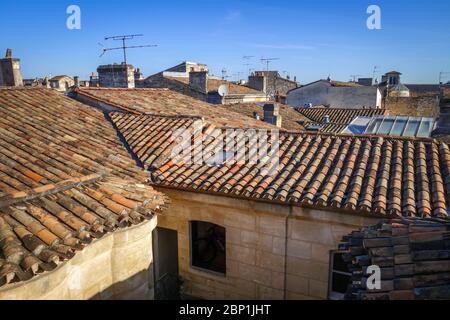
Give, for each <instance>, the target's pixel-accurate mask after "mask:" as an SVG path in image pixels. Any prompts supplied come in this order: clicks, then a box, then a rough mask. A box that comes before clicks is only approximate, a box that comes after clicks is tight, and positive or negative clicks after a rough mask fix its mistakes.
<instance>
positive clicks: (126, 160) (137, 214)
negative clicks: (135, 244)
mask: <svg viewBox="0 0 450 320" xmlns="http://www.w3.org/2000/svg"><path fill="white" fill-rule="evenodd" d="M147 179H148V174H147V173H145V172H144V170H142V169H141V168H138V167H137V165H136V162H135V161H133V160H132V159H131V158H130V156H129V154H128V153H127V151H126V150H125V148H124V147H123V146H122V145H121V144H120V141H119V139H118V138H117V132H116V131H115V130H114V129H113V127H112V125H111V124H110V123H108V121H106V119H105V116H104V114H103V113H102V112H100V111H99V110H97V109H94V108H91V107H88V106H86V105H83V104H81V103H78V102H76V101H74V100H73V99H70V98H68V97H65V96H64V95H62V94H59V93H57V92H55V91H53V90H50V89H43V88H34V89H0V285H2V284H5V283H9V282H14V281H19V280H24V279H25V280H26V279H28V278H30V277H31V276H33V275H34V274H37V273H40V272H42V271H47V270H51V269H52V268H54V267H55V265H54V264H55V263H56V262H58V261H62V260H64V259H67V258H70V257H71V255H72V254H73V252H75V251H77V250H80V249H82V247H83V246H84V245H85V244H86V243H88V242H89V241H90V240H89V239H92V238H98V237H101V236H102V235H103V234H104V233H105V232H108V231H113V230H114V229H115V228H117V227H123V226H128V225H129V224H131V223H139V222H140V221H142V219H146V218H149V217H150V216H152V215H153V211H152V208H157V207H158V206H159V204H160V201H158V200H157V198H160V197H162V196H161V195H160V194H159V193H156V192H155V191H154V190H153V189H152V188H151V187H148V186H147V187H146V186H144V185H143V183H145V182H146V181H147ZM149 199H151V200H152V201H150V202H149Z"/></svg>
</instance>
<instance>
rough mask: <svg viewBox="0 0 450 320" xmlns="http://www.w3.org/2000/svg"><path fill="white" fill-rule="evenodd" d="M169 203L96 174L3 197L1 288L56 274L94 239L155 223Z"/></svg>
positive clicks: (141, 188) (134, 184)
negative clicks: (42, 274)
mask: <svg viewBox="0 0 450 320" xmlns="http://www.w3.org/2000/svg"><path fill="white" fill-rule="evenodd" d="M166 203H167V199H166V197H165V196H163V194H161V193H159V192H156V191H155V190H154V189H153V188H152V187H150V186H146V185H144V184H139V183H137V182H136V181H133V180H123V179H120V178H115V177H108V178H102V176H101V175H91V176H86V177H81V178H73V179H69V180H66V181H61V182H59V183H57V184H49V185H45V186H42V187H37V188H34V189H32V190H29V191H22V192H16V193H12V194H9V195H7V196H4V197H1V198H0V240H1V241H0V286H2V285H5V284H10V283H15V282H19V281H26V280H29V279H31V278H32V277H33V276H36V275H38V274H41V273H43V272H46V271H51V270H53V269H55V268H56V267H57V266H58V265H59V264H60V263H61V262H63V261H65V260H68V259H71V258H72V257H73V256H74V255H75V253H76V252H78V251H81V250H82V249H83V248H84V247H85V246H86V245H88V244H89V243H91V242H92V241H93V240H94V239H99V238H102V237H103V236H104V235H105V234H107V233H109V232H112V231H114V230H116V229H118V228H124V227H128V226H130V225H132V224H140V223H141V222H143V221H145V220H147V219H151V218H152V217H153V215H154V214H157V213H158V212H160V211H161V210H162V209H163V207H164V206H165V205H166Z"/></svg>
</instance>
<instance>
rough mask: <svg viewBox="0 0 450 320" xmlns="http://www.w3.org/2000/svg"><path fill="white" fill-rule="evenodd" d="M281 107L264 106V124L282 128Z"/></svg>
mask: <svg viewBox="0 0 450 320" xmlns="http://www.w3.org/2000/svg"><path fill="white" fill-rule="evenodd" d="M281 121H282V118H281V116H280V107H279V106H278V105H276V104H273V103H268V104H265V105H264V122H267V123H269V124H272V125H274V126H277V127H278V128H281Z"/></svg>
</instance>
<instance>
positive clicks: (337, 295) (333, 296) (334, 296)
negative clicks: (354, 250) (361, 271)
mask: <svg viewBox="0 0 450 320" xmlns="http://www.w3.org/2000/svg"><path fill="white" fill-rule="evenodd" d="M344 253H346V252H345V251H343V250H331V251H330V268H329V271H328V299H329V300H344V296H345V294H344V293H341V292H337V291H333V275H334V274H340V275H344V276H349V277H351V276H352V275H353V274H352V273H351V272H348V273H347V272H343V271H340V270H335V269H334V257H335V255H336V254H344Z"/></svg>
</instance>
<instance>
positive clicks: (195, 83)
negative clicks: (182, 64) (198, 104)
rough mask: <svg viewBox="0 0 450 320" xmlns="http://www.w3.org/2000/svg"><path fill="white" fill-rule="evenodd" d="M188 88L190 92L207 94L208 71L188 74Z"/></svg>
mask: <svg viewBox="0 0 450 320" xmlns="http://www.w3.org/2000/svg"><path fill="white" fill-rule="evenodd" d="M189 87H190V88H191V89H192V90H195V91H198V92H201V93H203V94H208V71H191V72H189Z"/></svg>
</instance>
